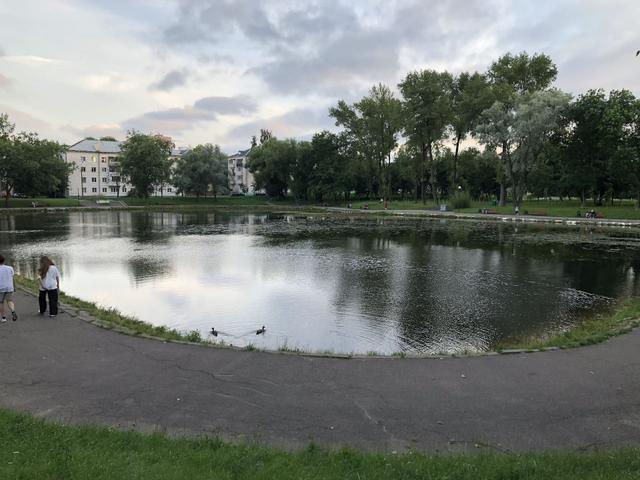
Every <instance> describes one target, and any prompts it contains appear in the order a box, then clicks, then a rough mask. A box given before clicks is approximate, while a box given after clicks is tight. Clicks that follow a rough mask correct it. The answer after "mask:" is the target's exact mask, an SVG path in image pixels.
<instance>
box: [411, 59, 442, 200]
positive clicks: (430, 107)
mask: <svg viewBox="0 0 640 480" xmlns="http://www.w3.org/2000/svg"><path fill="white" fill-rule="evenodd" d="M399 87H400V92H401V93H402V97H403V99H404V101H403V109H404V133H405V136H406V137H407V138H408V141H409V142H410V143H412V144H413V145H414V146H415V148H416V150H417V151H418V152H419V155H420V176H419V178H418V182H417V183H418V184H419V185H420V188H421V195H420V197H421V199H422V201H423V202H426V196H425V186H426V177H425V173H426V172H428V174H429V182H430V184H431V194H432V196H433V199H434V200H435V201H436V203H437V202H438V188H437V182H436V174H435V173H436V172H435V162H434V154H433V152H434V146H435V145H436V143H438V142H440V141H441V140H442V139H443V138H444V137H445V134H446V131H447V127H448V126H449V125H450V124H451V121H452V104H451V96H452V94H451V92H452V88H453V78H452V76H451V74H450V73H448V72H437V71H435V70H422V71H417V72H411V73H409V74H408V75H407V76H406V77H405V79H404V80H403V81H402V82H401V83H400V84H399Z"/></svg>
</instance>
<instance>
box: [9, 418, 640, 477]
mask: <svg viewBox="0 0 640 480" xmlns="http://www.w3.org/2000/svg"><path fill="white" fill-rule="evenodd" d="M0 444H1V445H2V448H1V449H0V478H6V479H10V478H24V479H36V478H37V479H40V480H47V479H63V478H64V479H87V478H91V479H92V480H100V479H114V478H127V479H154V480H163V479H184V478H189V479H196V478H210V479H258V480H260V479H282V480H287V479H349V478H353V479H384V480H393V479H414V478H415V479H430V480H445V479H447V480H454V479H455V480H477V479H518V480H534V479H535V480H538V479H565V480H572V479H576V480H589V479H599V480H608V479H612V480H613V479H615V480H626V479H637V478H639V476H640V449H631V448H630V449H624V450H616V451H603V452H595V453H588V454H587V453H584V454H578V453H547V454H522V455H520V454H519V455H516V454H498V453H495V454H493V453H492V454H477V455H451V456H425V455H420V454H404V455H391V454H386V455H385V454H369V453H360V452H356V451H353V450H340V451H327V450H324V449H321V448H317V447H315V446H313V445H311V446H309V447H308V448H306V449H305V450H303V451H300V452H293V453H292V452H284V451H281V450H277V449H273V448H267V447H262V446H256V445H230V444H227V443H225V442H222V441H220V440H218V439H169V438H166V437H164V436H162V435H157V434H156V435H144V434H139V433H134V432H121V431H114V430H110V429H107V428H100V427H67V426H62V425H57V424H53V423H49V422H44V421H42V420H38V419H34V418H32V417H30V416H28V415H24V414H17V413H13V412H10V411H7V410H1V409H0Z"/></svg>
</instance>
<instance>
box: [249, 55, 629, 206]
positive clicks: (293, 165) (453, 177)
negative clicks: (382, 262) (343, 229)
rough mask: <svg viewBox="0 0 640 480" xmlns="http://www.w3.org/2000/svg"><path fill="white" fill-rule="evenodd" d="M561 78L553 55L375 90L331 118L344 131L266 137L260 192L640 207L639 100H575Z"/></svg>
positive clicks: (614, 94) (593, 95)
mask: <svg viewBox="0 0 640 480" xmlns="http://www.w3.org/2000/svg"><path fill="white" fill-rule="evenodd" d="M557 74H558V70H557V67H556V65H555V64H554V63H553V61H552V59H551V58H550V57H548V56H547V55H545V54H535V55H528V54H527V53H521V54H518V55H512V54H507V55H504V56H502V57H501V58H499V59H498V60H496V61H495V62H493V63H492V64H491V66H490V67H489V69H488V70H487V71H486V72H483V73H478V72H474V73H470V72H463V73H460V74H458V75H452V74H451V73H449V72H446V71H436V70H419V71H414V72H410V73H408V74H407V75H406V76H405V78H404V79H403V80H402V81H401V82H400V83H399V84H398V86H397V87H398V94H396V93H394V92H393V91H392V90H391V89H390V88H389V87H388V86H386V85H383V84H379V85H375V86H373V87H372V88H371V89H370V91H369V92H368V94H367V95H366V96H365V97H363V98H362V99H361V100H359V101H357V102H355V103H353V104H348V103H347V102H345V101H339V102H338V103H337V105H335V106H334V107H332V108H330V110H329V115H330V116H331V117H332V118H333V119H334V121H335V124H336V126H338V127H340V130H339V131H338V132H337V133H332V132H329V131H323V132H319V133H317V134H315V135H314V136H313V138H312V139H311V141H296V140H293V139H287V140H279V139H277V138H275V137H273V136H272V135H270V134H269V135H266V136H265V135H261V142H260V144H256V145H255V148H252V150H251V153H250V156H249V166H250V169H251V170H252V172H253V173H254V176H255V181H256V187H257V188H263V189H265V190H266V192H267V194H268V195H271V196H280V197H283V196H286V195H287V194H288V193H289V192H290V193H291V194H293V195H294V196H295V197H296V198H298V199H301V200H315V201H324V200H329V199H331V200H348V199H349V198H351V197H353V196H357V197H366V198H384V199H385V200H389V199H390V198H402V199H414V200H415V201H420V200H421V201H423V202H426V201H427V200H428V199H432V200H433V201H435V202H436V203H437V202H439V201H441V199H442V198H445V197H449V198H451V197H452V196H454V195H456V194H457V193H458V192H465V193H466V194H467V195H469V196H470V197H472V198H474V199H488V198H495V199H496V201H497V202H499V203H500V204H501V205H504V204H505V202H506V201H507V200H508V199H509V200H511V201H513V202H514V203H515V204H516V205H519V204H520V203H521V202H522V201H523V199H524V198H525V196H526V195H533V196H536V197H551V196H553V197H559V198H560V199H563V198H567V197H578V198H580V199H581V200H582V202H583V203H584V202H586V201H587V199H593V201H594V202H595V203H596V204H602V203H604V202H606V201H611V202H613V199H614V198H630V197H633V198H636V199H638V202H639V204H640V100H639V99H637V98H635V96H634V95H633V93H632V92H630V91H629V90H614V91H611V92H610V93H609V94H606V93H605V92H604V91H603V90H601V89H598V90H589V91H588V92H586V93H584V94H582V95H579V96H578V97H577V98H575V99H573V98H572V96H571V95H570V94H568V93H565V92H562V91H561V90H559V89H557V88H555V87H553V83H554V81H555V79H556V77H557ZM254 143H257V142H255V141H254Z"/></svg>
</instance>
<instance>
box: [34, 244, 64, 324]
mask: <svg viewBox="0 0 640 480" xmlns="http://www.w3.org/2000/svg"><path fill="white" fill-rule="evenodd" d="M38 280H39V282H40V295H39V297H38V302H39V303H40V315H44V312H46V311H47V297H49V316H50V317H55V316H56V315H57V314H58V291H59V290H60V272H59V271H58V267H56V266H55V265H54V263H53V262H52V261H51V259H50V258H49V257H46V256H45V257H41V258H40V267H39V268H38Z"/></svg>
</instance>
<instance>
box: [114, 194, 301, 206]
mask: <svg viewBox="0 0 640 480" xmlns="http://www.w3.org/2000/svg"><path fill="white" fill-rule="evenodd" d="M120 200H121V201H123V202H124V203H126V204H127V205H129V206H132V207H139V206H148V207H155V206H196V207H197V206H211V207H236V206H254V205H257V206H260V205H291V204H294V203H295V202H293V200H292V201H286V200H285V201H279V200H269V199H268V198H267V197H264V196H255V195H254V196H244V197H229V196H219V197H218V198H212V197H207V198H204V197H200V198H196V197H164V198H160V197H150V198H136V197H122V198H120Z"/></svg>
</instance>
